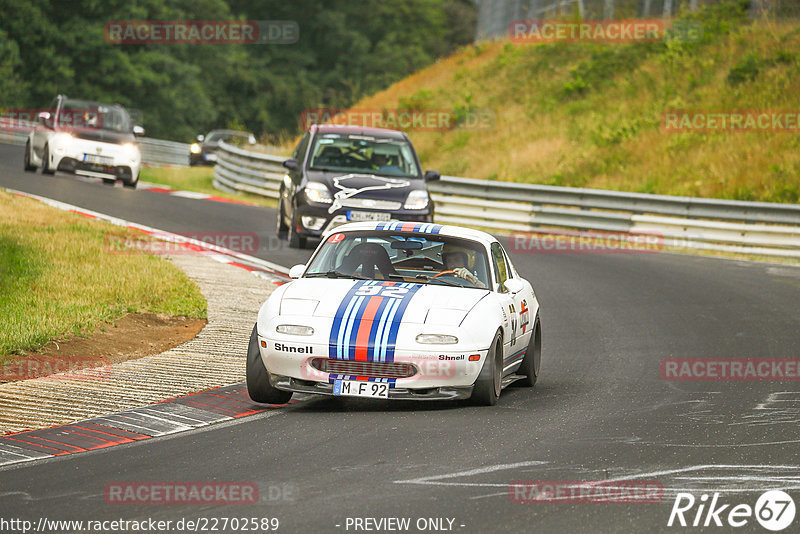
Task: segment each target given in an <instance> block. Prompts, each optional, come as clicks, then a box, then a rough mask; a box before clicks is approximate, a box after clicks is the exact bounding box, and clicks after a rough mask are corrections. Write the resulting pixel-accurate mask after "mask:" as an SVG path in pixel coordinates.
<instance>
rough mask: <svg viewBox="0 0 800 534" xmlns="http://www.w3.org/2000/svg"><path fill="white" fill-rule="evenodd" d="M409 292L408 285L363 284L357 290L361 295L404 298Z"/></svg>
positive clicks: (358, 294) (357, 293)
mask: <svg viewBox="0 0 800 534" xmlns="http://www.w3.org/2000/svg"><path fill="white" fill-rule="evenodd" d="M406 293H408V288H407V287H398V286H361V287H360V288H358V291H356V295H357V296H359V297H392V298H396V299H401V298H403V297H404V296H405V295H406Z"/></svg>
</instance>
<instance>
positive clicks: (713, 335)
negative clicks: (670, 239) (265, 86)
mask: <svg viewBox="0 0 800 534" xmlns="http://www.w3.org/2000/svg"><path fill="white" fill-rule="evenodd" d="M0 186H2V187H7V188H12V189H17V190H21V191H26V192H30V193H35V194H37V195H42V196H46V197H49V198H53V199H56V200H60V201H64V202H67V203H71V204H75V205H78V206H81V207H84V208H88V209H91V210H95V211H99V212H102V213H106V214H110V215H114V216H117V217H120V218H123V219H127V220H130V221H135V222H138V223H142V224H146V225H149V226H152V227H155V228H160V229H163V230H168V231H172V232H178V233H181V232H184V233H185V232H196V231H209V232H211V231H213V232H255V233H256V234H257V235H258V237H259V241H260V244H261V247H260V249H259V251H258V253H257V254H256V255H257V256H259V257H261V258H264V259H268V260H270V261H273V262H276V263H279V264H282V265H287V266H291V265H293V264H295V263H301V262H304V261H305V260H306V259H307V258H308V256H309V255H310V252H311V251H295V250H290V249H288V247H286V246H285V243H279V242H278V241H277V240H276V238H275V235H274V227H275V211H274V210H271V209H268V208H262V207H250V206H241V205H235V204H227V203H220V202H212V201H205V200H191V199H186V198H180V197H175V196H170V195H165V194H159V193H152V192H147V191H143V190H134V191H131V190H126V189H123V188H121V187H114V188H111V187H108V186H104V185H103V184H102V183H101V182H100V181H99V180H98V181H96V182H94V181H87V180H81V179H76V178H74V177H70V176H63V175H57V176H54V177H50V176H42V175H41V174H31V173H25V172H23V171H22V148H21V147H12V146H7V145H0ZM509 252H510V253H511V256H512V261H513V262H514V264H515V265H516V267H517V270H518V271H520V272H521V274H522V275H523V276H524V277H526V278H527V279H529V280H530V281H531V282H532V283H533V285H534V289H535V290H536V293H537V296H538V298H539V300H540V302H541V306H542V330H543V340H544V341H543V359H542V376H541V378H540V379H539V383H538V384H537V386H536V388H535V389H534V390H528V389H524V388H513V387H512V388H509V389H507V390H505V391H504V392H503V395H502V397H501V398H500V401H499V403H498V405H497V406H495V407H492V408H477V407H470V406H465V405H461V404H456V403H445V404H438V403H430V404H428V403H419V404H418V403H410V404H409V403H400V402H393V403H384V402H379V403H375V402H367V401H360V400H349V399H347V400H340V399H328V398H311V399H308V400H304V401H302V402H298V403H295V404H292V405H289V406H287V407H286V408H284V409H281V410H280V411H278V412H274V411H273V412H265V413H261V414H257V415H252V416H248V417H244V418H241V419H237V420H234V421H231V422H227V423H221V424H217V425H213V426H210V427H206V428H202V429H197V430H193V431H190V432H185V433H181V434H175V435H172V436H164V437H161V438H154V439H150V440H146V441H143V442H140V443H131V444H126V445H121V446H117V447H113V448H109V449H107V450H98V451H93V452H90V453H85V454H76V455H70V456H67V457H63V458H59V457H56V458H51V459H48V460H44V461H35V462H28V463H25V464H20V465H16V466H10V467H8V468H4V469H0V508H2V509H3V510H5V511H6V513H5V514H4V515H6V516H8V515H10V516H14V517H19V518H24V519H30V520H33V521H34V522H35V521H37V520H38V519H39V518H41V517H46V518H48V519H76V520H90V519H91V520H103V519H119V518H123V519H147V518H153V519H156V520H168V519H169V520H173V521H174V520H177V519H180V518H189V519H191V518H198V517H208V518H213V517H216V518H222V517H248V518H250V517H255V518H277V519H278V520H279V521H280V527H279V528H278V532H292V533H293V532H309V533H311V532H321V533H327V532H331V533H336V532H356V531H362V532H363V531H366V530H364V529H361V530H356V528H355V526H354V525H355V523H354V518H362V519H363V518H376V519H379V518H390V517H403V518H411V529H410V530H409V531H410V532H418V531H420V530H417V529H416V526H417V521H418V520H420V519H423V520H427V519H429V518H444V521H443V523H442V524H441V525H438V531H442V530H446V529H448V528H451V529H452V531H455V532H475V533H478V532H534V531H538V532H645V531H649V532H658V531H668V530H669V531H672V532H674V531H676V530H678V531H681V530H691V531H695V530H698V529H692V528H686V529H681V528H676V527H672V528H671V529H670V528H668V527H667V521H668V519H669V516H670V511H671V509H672V506H673V503H674V501H675V494H676V492H677V491H688V492H690V493H692V494H693V495H694V496H695V497H697V498H698V500H699V498H700V496H701V495H702V494H703V493H710V492H714V491H717V492H720V493H721V496H720V503H724V504H730V505H731V506H730V507H731V508H732V507H733V506H734V505H737V504H740V503H743V504H749V505H750V506H754V505H755V502H756V499H757V498H758V496H759V495H761V493H763V492H764V491H766V490H770V489H781V488H783V489H785V490H786V491H787V492H788V493H789V494H790V495H792V496H793V497H794V500H795V502H797V503H798V506H800V499H799V498H800V432H799V431H798V428H800V427H799V426H798V423H800V383H798V382H797V381H794V382H790V381H740V382H735V381H728V382H722V381H707V382H686V381H667V380H664V379H662V378H661V374H660V363H661V361H662V359H664V358H710V357H719V358H743V357H752V358H797V357H798V355H799V354H800V305H799V304H800V269H798V268H794V267H789V266H780V265H772V264H766V263H757V262H744V261H734V260H726V259H715V258H707V257H698V256H689V255H677V254H668V253H647V254H614V253H604V254H600V253H594V254H586V253H581V254H578V253H572V254H567V253H552V254H517V253H515V252H514V251H513V250H510V251H509ZM246 344H247V340H245V339H243V340H242V345H241V350H245V347H246ZM606 479H625V480H632V481H657V482H658V483H659V484H660V485H661V486H663V488H664V494H663V499H662V500H661V502H660V503H641V502H638V503H637V502H631V503H620V502H610V503H609V502H606V503H575V502H567V503H564V502H562V503H555V502H536V503H515V502H512V500H511V499H510V497H509V484H511V483H512V482H514V481H544V480H551V481H596V480H606ZM120 481H246V482H251V483H255V484H257V485H258V487H259V488H260V495H261V497H260V502H259V503H258V504H254V505H240V506H217V507H209V506H191V505H161V506H144V505H142V506H130V505H110V504H107V503H106V502H105V500H104V488H105V486H106V484H109V483H115V482H120ZM709 500H710V499H709ZM696 510H697V507H696V506H695V508H693V509H692V510H691V511H690V512H687V514H686V517H687V520H693V519H694V517H695V512H696ZM726 515H727V511H726V512H725V513H724V514H722V516H721V518H722V519H723V520H725V519H726ZM348 518H350V520H348ZM448 520H452V526H450V525H451V523H450V522H449V521H448ZM798 522H800V518H796V519H795V521H794V523H793V525H794V526H793V527H792V528H790V529H789V530H791V531H795V532H796V528H797V524H798ZM361 524H362V526H364V525H366V524H365V523H361ZM420 525H421V526H423V527H424V529H422V531H428V532H430V531H437V530H436V528H435V527H436V526H437V523H427V522H426V523H425V524H422V523H420ZM229 530H230V529H229ZM709 530H712V531H728V530H732V529H731V528H730V527H729V526H727V525H726V526H725V527H722V528H716V529H715V528H713V527H712V528H710V529H709ZM738 530H739V531H748V532H753V531H763V529H761V527H760V526H759V525H758V524H757V523H756V521H755V519H754V518H753V517H751V518H749V523H748V524H747V526H746V527H744V528H741V529H738Z"/></svg>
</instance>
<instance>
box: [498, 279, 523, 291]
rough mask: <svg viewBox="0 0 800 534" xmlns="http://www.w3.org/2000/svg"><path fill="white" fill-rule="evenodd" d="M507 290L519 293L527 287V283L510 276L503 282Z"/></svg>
mask: <svg viewBox="0 0 800 534" xmlns="http://www.w3.org/2000/svg"><path fill="white" fill-rule="evenodd" d="M503 285H504V286H505V288H506V290H508V291H510V292H511V293H513V294H515V295H516V294H517V293H519V292H520V291H522V290H523V289H524V288H525V284H523V283H522V281H521V280H517V279H516V278H509V279H508V280H506V281H505V283H504V284H503Z"/></svg>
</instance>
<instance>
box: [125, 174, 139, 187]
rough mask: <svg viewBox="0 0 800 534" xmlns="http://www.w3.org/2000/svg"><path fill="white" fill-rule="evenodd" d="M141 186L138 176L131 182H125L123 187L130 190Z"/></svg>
mask: <svg viewBox="0 0 800 534" xmlns="http://www.w3.org/2000/svg"><path fill="white" fill-rule="evenodd" d="M138 184H139V177H138V176H137V177H136V178H134V179H131V180H123V181H122V187H127V188H129V189H136V186H137V185H138Z"/></svg>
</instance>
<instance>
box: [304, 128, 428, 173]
mask: <svg viewBox="0 0 800 534" xmlns="http://www.w3.org/2000/svg"><path fill="white" fill-rule="evenodd" d="M310 168H311V169H315V170H323V171H325V170H327V171H330V170H333V171H347V172H361V173H364V172H366V173H369V174H383V175H388V176H403V177H407V178H412V177H417V176H419V174H420V172H419V167H418V166H417V162H416V159H415V158H414V152H413V150H412V148H411V144H410V143H408V141H406V140H404V139H387V138H381V137H373V136H369V135H360V134H339V133H326V134H321V135H318V136H317V137H316V138H315V139H314V146H313V147H312V149H311V164H310Z"/></svg>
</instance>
